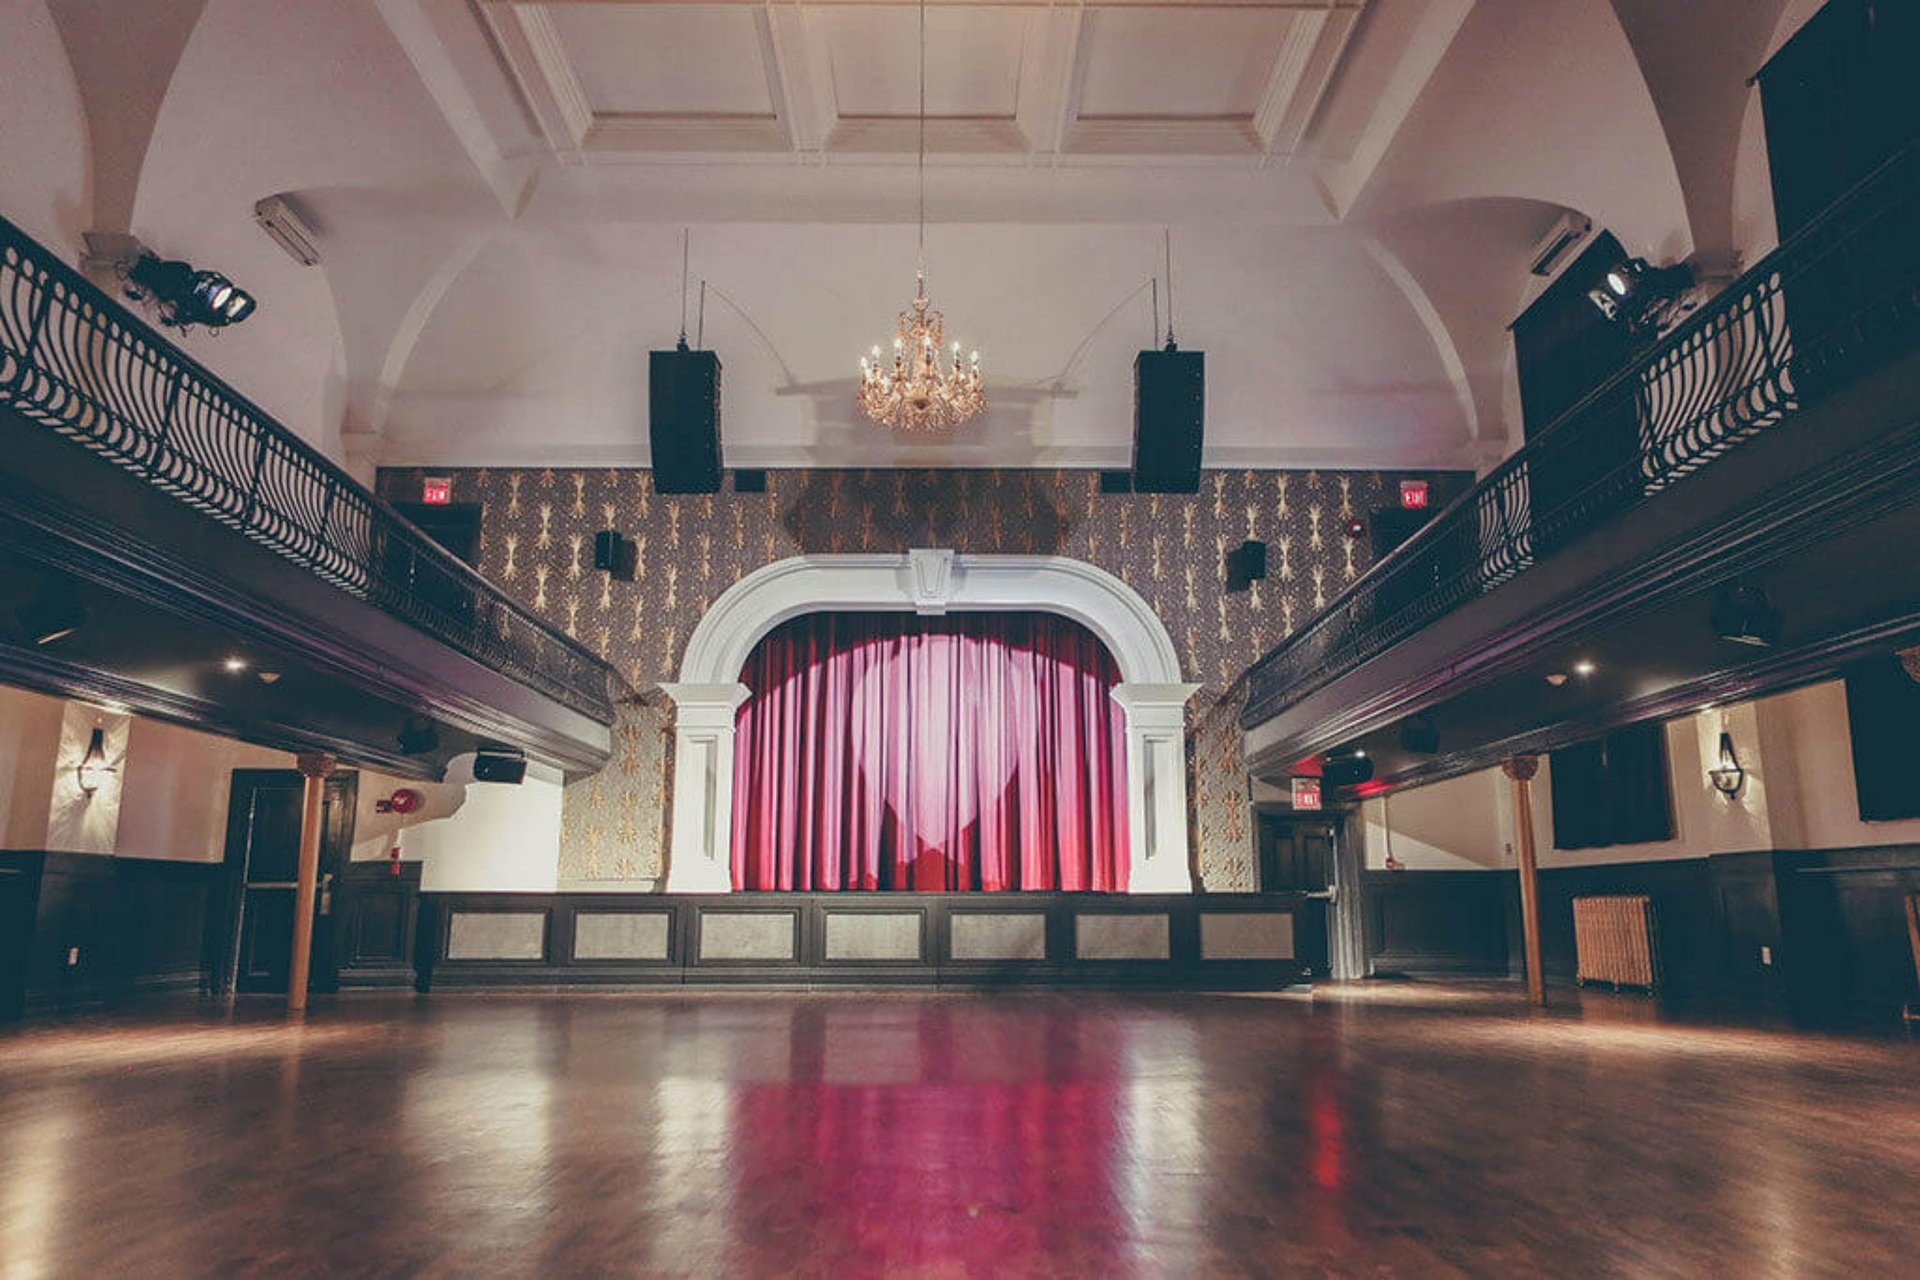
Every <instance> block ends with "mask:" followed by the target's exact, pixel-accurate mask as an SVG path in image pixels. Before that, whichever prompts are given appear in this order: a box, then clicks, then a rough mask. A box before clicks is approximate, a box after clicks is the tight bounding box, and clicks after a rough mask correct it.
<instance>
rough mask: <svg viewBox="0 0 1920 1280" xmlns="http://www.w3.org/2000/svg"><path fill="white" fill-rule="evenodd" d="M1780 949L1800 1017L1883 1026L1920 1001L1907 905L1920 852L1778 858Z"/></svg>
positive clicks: (1824, 852)
mask: <svg viewBox="0 0 1920 1280" xmlns="http://www.w3.org/2000/svg"><path fill="white" fill-rule="evenodd" d="M1779 862H1780V865H1779V888H1778V893H1779V904H1780V925H1781V939H1782V941H1781V951H1782V954H1783V955H1784V956H1785V957H1786V958H1787V960H1788V967H1787V970H1786V974H1787V982H1788V989H1789V992H1790V995H1791V998H1792V1001H1793V1006H1794V1009H1795V1011H1796V1012H1799V1013H1802V1014H1804V1015H1806V1016H1809V1017H1813V1018H1831V1019H1834V1020H1843V1021H1856V1020H1860V1019H1867V1020H1872V1021H1881V1020H1885V1019H1888V1018H1895V1017H1898V1015H1899V1010H1900V1009H1901V1008H1902V1007H1903V1006H1905V1005H1907V1004H1911V1003H1914V1002H1915V1001H1920V983H1916V981H1915V976H1914V965H1913V953H1912V950H1911V947H1910V944H1909V942H1908V939H1907V922H1906V914H1905V905H1904V904H1905V899H1906V895H1907V894H1909V893H1917V892H1920V846H1917V845H1894V846H1888V847H1885V848H1878V849H1820V850H1810V851H1806V852H1796V853H1790V854H1781V855H1779Z"/></svg>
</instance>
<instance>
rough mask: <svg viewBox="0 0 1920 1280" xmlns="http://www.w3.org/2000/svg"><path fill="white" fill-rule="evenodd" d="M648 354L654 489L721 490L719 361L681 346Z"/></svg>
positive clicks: (649, 421)
mask: <svg viewBox="0 0 1920 1280" xmlns="http://www.w3.org/2000/svg"><path fill="white" fill-rule="evenodd" d="M647 354H648V392H649V394H648V398H647V426H648V432H649V434H650V435H651V437H652V441H653V491H654V492H655V493H718V492H720V474H721V471H720V357H719V356H717V355H715V354H714V353H713V352H711V351H689V350H687V349H685V348H684V347H683V348H681V349H679V350H676V351H651V352H648V353H647Z"/></svg>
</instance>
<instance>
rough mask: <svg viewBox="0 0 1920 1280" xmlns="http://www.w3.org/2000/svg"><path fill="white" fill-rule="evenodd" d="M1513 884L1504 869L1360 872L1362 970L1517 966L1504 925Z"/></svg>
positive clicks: (1439, 972) (1496, 971)
mask: <svg viewBox="0 0 1920 1280" xmlns="http://www.w3.org/2000/svg"><path fill="white" fill-rule="evenodd" d="M1518 916H1519V888H1518V884H1517V882H1516V881H1515V879H1514V876H1513V873H1512V872H1510V871H1369V872H1367V911H1366V940H1367V972H1368V974H1370V975H1372V976H1374V977H1390V976H1406V977H1502V976H1505V975H1506V974H1508V973H1509V972H1513V973H1517V972H1518V971H1519V970H1518V963H1517V961H1515V960H1514V959H1513V954H1514V951H1513V948H1512V946H1510V944H1509V941H1508V936H1507V935H1508V932H1509V930H1510V929H1512V928H1515V927H1517V923H1516V922H1517V920H1518Z"/></svg>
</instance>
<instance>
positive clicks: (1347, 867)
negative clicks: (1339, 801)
mask: <svg viewBox="0 0 1920 1280" xmlns="http://www.w3.org/2000/svg"><path fill="white" fill-rule="evenodd" d="M1327 820H1328V821H1329V822H1330V823H1331V824H1332V825H1333V829H1334V836H1333V901H1332V902H1330V903H1328V904H1327V968H1328V970H1329V976H1330V977H1332V979H1333V980H1334V981H1335V982H1358V981H1359V980H1360V979H1362V978H1364V977H1366V976H1367V944H1366V921H1367V914H1366V913H1367V846H1366V829H1367V824H1366V823H1365V822H1364V821H1363V820H1362V819H1361V817H1360V810H1358V809H1355V810H1354V811H1353V812H1352V813H1350V814H1348V815H1346V817H1345V818H1344V819H1342V818H1341V817H1340V816H1339V815H1338V814H1328V815H1327Z"/></svg>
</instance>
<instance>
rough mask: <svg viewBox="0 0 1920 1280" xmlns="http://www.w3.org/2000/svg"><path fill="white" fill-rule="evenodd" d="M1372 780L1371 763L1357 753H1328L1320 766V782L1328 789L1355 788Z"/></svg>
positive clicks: (1351, 751) (1350, 751)
mask: <svg viewBox="0 0 1920 1280" xmlns="http://www.w3.org/2000/svg"><path fill="white" fill-rule="evenodd" d="M1372 780H1373V761H1372V760H1370V759H1369V758H1367V757H1366V756H1365V755H1363V754H1362V753H1360V752H1359V751H1354V750H1349V751H1340V752H1334V751H1329V752H1328V753H1327V758H1326V761H1325V763H1323V764H1322V765H1321V766H1320V781H1322V782H1324V783H1326V784H1327V785H1328V786H1329V787H1357V786H1359V785H1360V784H1361V783H1363V782H1371V781H1372Z"/></svg>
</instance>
